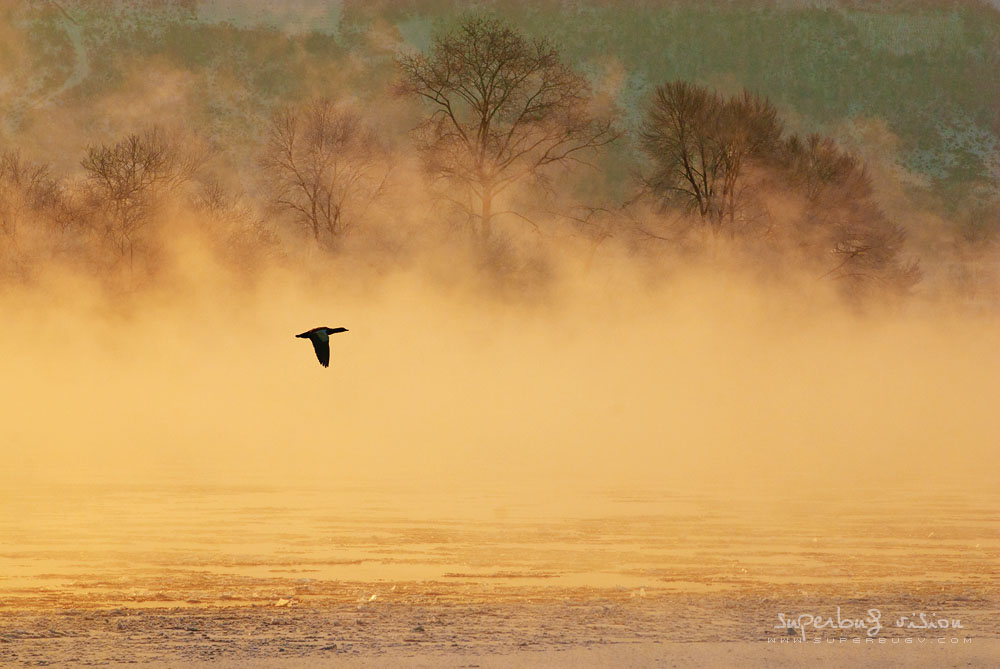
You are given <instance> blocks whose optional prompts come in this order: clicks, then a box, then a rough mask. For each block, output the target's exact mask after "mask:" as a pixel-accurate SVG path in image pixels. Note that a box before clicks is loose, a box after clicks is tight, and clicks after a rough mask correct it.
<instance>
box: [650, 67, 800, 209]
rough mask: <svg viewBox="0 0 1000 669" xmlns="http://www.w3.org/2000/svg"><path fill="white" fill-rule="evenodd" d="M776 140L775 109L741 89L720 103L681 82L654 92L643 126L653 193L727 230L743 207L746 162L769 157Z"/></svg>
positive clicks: (711, 94)
mask: <svg viewBox="0 0 1000 669" xmlns="http://www.w3.org/2000/svg"><path fill="white" fill-rule="evenodd" d="M780 139H781V123H780V121H779V120H778V116H777V111H776V110H775V108H774V106H773V105H772V104H771V103H770V102H769V101H768V100H766V99H765V98H762V97H759V96H757V95H754V94H752V93H750V92H749V91H744V92H743V93H741V94H739V95H736V96H733V97H730V98H725V97H723V96H721V95H719V94H718V93H715V92H712V91H709V90H708V89H706V88H704V87H702V86H698V85H697V84H693V83H690V82H686V81H674V82H670V83H668V84H665V85H663V86H660V87H659V88H657V89H656V93H655V94H654V96H653V104H652V107H651V108H650V110H649V114H648V116H647V118H646V121H645V123H644V124H643V127H642V134H641V142H642V144H641V145H642V148H643V150H644V151H645V152H646V154H647V156H648V157H649V158H650V161H651V163H652V166H653V167H652V171H651V174H650V175H649V176H647V177H646V178H645V181H646V185H647V186H648V187H649V189H650V190H651V191H652V192H653V194H654V195H655V196H657V197H659V198H662V199H663V200H664V201H671V200H672V201H679V202H681V203H683V204H685V205H687V206H689V207H690V208H691V209H693V210H694V211H696V212H697V213H698V214H699V216H700V217H701V219H702V220H704V221H705V222H707V223H709V224H710V225H712V226H713V228H714V229H721V228H722V227H723V226H725V225H728V226H729V227H730V229H733V228H734V227H735V226H736V224H737V217H738V215H739V214H740V212H741V209H742V208H743V205H744V204H745V202H744V196H745V195H746V194H747V188H748V186H749V182H748V180H747V172H748V169H747V168H748V167H749V164H750V163H751V162H752V161H755V160H756V161H763V160H765V159H766V158H768V157H770V156H772V155H774V153H775V151H776V150H777V148H778V146H779V142H780Z"/></svg>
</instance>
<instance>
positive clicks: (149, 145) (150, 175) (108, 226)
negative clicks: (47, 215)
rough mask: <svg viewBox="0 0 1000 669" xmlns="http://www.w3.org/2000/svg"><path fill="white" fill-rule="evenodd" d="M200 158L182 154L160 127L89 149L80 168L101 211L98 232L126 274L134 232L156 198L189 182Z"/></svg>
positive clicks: (147, 217) (132, 253) (132, 256)
mask: <svg viewBox="0 0 1000 669" xmlns="http://www.w3.org/2000/svg"><path fill="white" fill-rule="evenodd" d="M204 159H205V156H204V155H203V154H195V153H184V152H182V151H181V150H180V147H179V142H178V141H177V140H176V139H172V138H170V137H169V136H168V135H167V133H166V132H165V131H164V130H163V129H162V128H160V127H156V126H154V127H152V128H150V129H148V130H146V131H145V132H142V133H133V134H130V135H129V136H128V137H126V138H125V139H123V140H122V141H120V142H118V143H116V144H113V145H110V146H108V145H105V146H99V147H89V148H88V149H87V155H86V157H85V158H84V159H83V161H82V162H81V165H82V166H83V168H84V169H85V170H87V173H88V175H87V176H88V181H89V182H90V185H91V191H92V192H91V194H92V196H93V198H94V200H95V203H96V204H97V206H98V207H100V208H102V209H103V210H104V213H105V218H104V225H103V233H104V236H105V238H106V239H107V241H108V242H109V243H110V244H111V246H112V248H114V249H115V251H116V253H117V254H118V257H119V258H122V259H124V258H125V257H127V258H128V265H129V272H130V274H131V272H132V270H133V266H134V260H135V248H136V244H137V238H138V234H139V231H140V230H141V229H142V228H143V227H145V225H146V224H147V223H148V222H149V221H150V219H151V216H152V213H153V210H154V208H155V205H156V203H157V199H158V198H159V196H161V195H162V194H164V193H165V192H167V191H170V190H173V189H174V188H176V187H177V186H179V185H180V184H182V183H184V182H186V181H187V180H189V179H190V178H191V176H192V175H193V174H194V172H195V171H196V170H197V169H198V167H199V166H200V165H201V163H202V162H203V161H204Z"/></svg>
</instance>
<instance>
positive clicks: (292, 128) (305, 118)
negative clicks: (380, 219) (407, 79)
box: [261, 99, 390, 243]
mask: <svg viewBox="0 0 1000 669" xmlns="http://www.w3.org/2000/svg"><path fill="white" fill-rule="evenodd" d="M261 166H262V167H263V168H264V171H265V174H266V175H267V178H268V180H269V185H270V188H271V200H272V203H273V204H274V205H276V206H277V207H279V208H281V209H285V210H287V211H289V212H291V213H292V214H293V215H294V217H295V218H296V219H297V220H298V221H299V222H300V223H302V224H303V225H304V226H305V227H306V229H307V230H308V231H309V233H310V234H311V235H312V236H313V238H314V239H315V240H316V242H317V243H319V242H320V241H321V240H323V239H326V240H327V241H333V240H335V239H337V238H338V237H339V236H340V235H342V234H343V233H344V232H346V231H347V230H348V229H349V228H350V227H351V226H353V225H354V224H355V223H356V222H357V220H358V219H359V218H360V216H361V214H363V213H364V211H365V210H366V209H367V207H368V206H369V205H370V204H371V203H372V202H373V201H374V200H375V199H376V198H377V197H378V196H379V195H380V194H381V192H382V190H383V188H384V186H385V183H386V179H387V177H388V175H389V169H390V163H389V157H388V152H387V151H386V150H385V149H384V148H383V147H382V145H381V144H380V143H379V141H378V138H377V137H376V135H375V132H374V131H373V130H371V129H370V128H368V127H366V126H365V124H364V123H363V121H362V118H361V116H360V115H359V114H358V113H357V112H354V111H352V110H350V109H347V108H342V107H338V106H337V105H335V104H334V103H333V102H331V101H330V100H326V99H318V100H314V101H312V102H310V103H308V104H306V105H304V106H302V107H296V108H287V109H284V110H282V111H280V112H278V113H277V114H275V115H274V117H273V118H272V119H271V123H270V126H269V128H268V136H267V145H266V147H265V150H264V154H263V156H262V158H261Z"/></svg>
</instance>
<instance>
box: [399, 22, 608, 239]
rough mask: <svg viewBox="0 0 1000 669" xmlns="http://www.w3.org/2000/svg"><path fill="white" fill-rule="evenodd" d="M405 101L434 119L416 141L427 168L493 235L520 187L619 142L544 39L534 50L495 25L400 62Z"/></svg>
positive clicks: (441, 39) (460, 30)
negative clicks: (455, 190)
mask: <svg viewBox="0 0 1000 669" xmlns="http://www.w3.org/2000/svg"><path fill="white" fill-rule="evenodd" d="M398 62H399V67H400V70H401V72H402V80H403V83H402V89H403V91H404V92H407V93H410V94H412V95H415V96H418V97H420V98H421V99H423V100H424V101H425V103H426V105H427V106H428V107H429V108H430V110H431V113H430V115H429V116H428V117H427V118H426V119H425V120H424V121H423V122H422V123H421V124H420V125H419V126H418V127H417V128H416V130H415V134H416V136H417V140H418V143H419V146H420V149H421V150H422V152H423V155H424V158H425V161H426V165H427V167H428V168H429V170H430V171H431V172H432V173H433V174H434V175H435V176H436V177H438V178H441V179H444V180H445V181H447V182H449V183H451V184H453V185H454V184H457V185H460V186H462V187H463V189H464V190H465V195H466V196H467V199H466V200H465V201H459V203H460V204H461V205H463V207H464V208H465V209H466V212H467V213H468V214H469V216H470V218H478V219H479V231H480V233H481V234H482V236H483V238H488V237H489V236H490V234H491V224H492V220H493V217H494V216H495V215H497V212H496V211H495V206H494V203H495V202H496V198H497V197H498V196H500V195H501V194H502V193H504V191H506V190H507V189H508V188H509V187H511V186H512V185H513V184H516V183H518V182H519V181H522V180H524V179H529V178H536V179H537V178H542V179H544V177H545V176H546V174H545V170H546V168H549V167H554V166H557V165H564V164H566V163H568V162H570V161H581V160H582V158H583V157H584V156H585V155H586V153H587V152H589V151H591V150H593V149H596V148H598V147H600V146H603V145H605V144H607V143H608V142H610V141H612V140H613V139H614V138H615V136H616V135H615V132H614V130H613V128H612V122H611V118H610V116H609V115H607V114H596V113H593V111H592V106H593V105H592V104H591V102H592V99H591V93H590V87H589V86H588V84H587V82H586V80H585V79H584V78H583V77H581V76H580V75H578V74H577V73H575V72H574V71H573V70H572V69H571V68H570V67H569V66H568V65H567V64H565V63H564V62H563V61H562V59H561V58H560V55H559V52H558V51H557V50H556V48H555V47H554V46H553V45H552V44H551V43H550V42H549V41H548V40H545V39H537V40H528V39H526V38H525V37H524V36H522V35H521V34H520V33H518V32H517V31H515V30H514V29H512V28H510V27H509V26H507V25H505V24H503V23H501V22H500V21H498V20H495V19H487V18H480V17H474V18H468V19H466V20H464V21H463V22H462V23H461V24H460V25H459V26H458V27H457V28H456V29H454V30H453V31H451V32H448V33H446V34H443V35H439V36H438V37H437V38H436V39H435V40H434V43H433V45H432V46H431V49H430V51H429V52H428V53H417V54H411V55H407V56H404V57H401V58H400V59H399V61H398Z"/></svg>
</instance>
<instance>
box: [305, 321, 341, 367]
mask: <svg viewBox="0 0 1000 669" xmlns="http://www.w3.org/2000/svg"><path fill="white" fill-rule="evenodd" d="M338 332H347V328H313V329H312V330H307V331H306V332H303V333H302V334H297V335H295V336H296V337H299V338H301V339H308V340H309V341H311V342H312V344H313V348H314V349H316V358H317V359H318V360H319V364H321V365H323V366H324V367H329V366H330V335H332V334H337V333H338Z"/></svg>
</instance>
